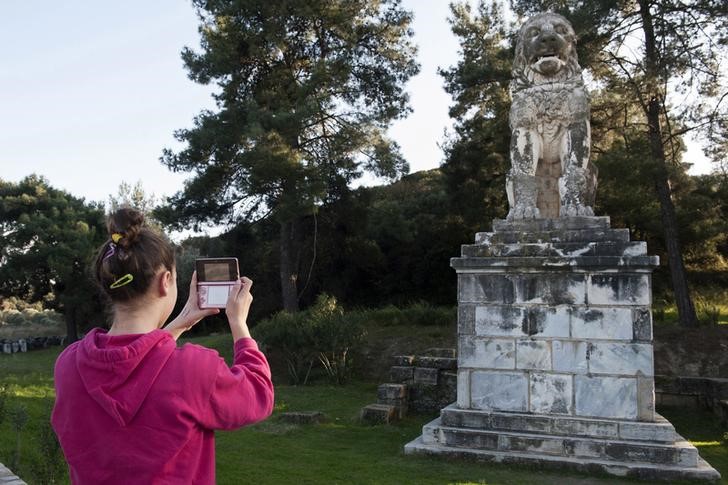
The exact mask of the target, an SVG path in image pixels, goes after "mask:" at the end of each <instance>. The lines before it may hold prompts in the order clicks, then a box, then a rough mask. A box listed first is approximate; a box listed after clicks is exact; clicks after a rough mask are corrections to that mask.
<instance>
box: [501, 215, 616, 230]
mask: <svg viewBox="0 0 728 485" xmlns="http://www.w3.org/2000/svg"><path fill="white" fill-rule="evenodd" d="M609 224H610V219H609V216H596V217H559V218H557V219H520V220H513V221H508V220H505V219H493V230H494V231H523V232H541V231H563V230H571V229H580V230H581V229H609V227H610V226H609Z"/></svg>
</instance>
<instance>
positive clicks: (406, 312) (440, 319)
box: [360, 302, 457, 327]
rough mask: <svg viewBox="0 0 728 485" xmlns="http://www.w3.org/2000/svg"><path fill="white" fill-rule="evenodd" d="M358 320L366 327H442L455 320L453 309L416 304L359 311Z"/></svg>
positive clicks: (455, 315)
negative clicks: (364, 323)
mask: <svg viewBox="0 0 728 485" xmlns="http://www.w3.org/2000/svg"><path fill="white" fill-rule="evenodd" d="M360 318H361V319H362V320H363V321H364V322H366V324H367V326H378V327H389V326H414V327H424V326H442V327H447V326H448V325H451V324H452V323H453V322H454V321H455V320H456V318H457V311H456V309H455V307H436V306H433V305H431V304H429V303H426V302H417V303H413V304H411V305H408V306H404V307H397V306H394V305H388V306H386V307H384V308H376V309H364V310H360Z"/></svg>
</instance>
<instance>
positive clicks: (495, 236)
mask: <svg viewBox="0 0 728 485" xmlns="http://www.w3.org/2000/svg"><path fill="white" fill-rule="evenodd" d="M601 241H613V242H629V229H574V230H571V229H569V230H563V231H534V232H526V231H496V232H478V233H476V234H475V244H513V243H547V242H601Z"/></svg>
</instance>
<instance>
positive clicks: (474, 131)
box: [440, 1, 513, 232]
mask: <svg viewBox="0 0 728 485" xmlns="http://www.w3.org/2000/svg"><path fill="white" fill-rule="evenodd" d="M451 11H452V16H451V17H450V19H449V21H450V25H451V27H452V31H453V33H454V34H455V35H456V36H457V37H458V40H459V42H460V49H461V58H460V59H459V60H458V62H457V64H456V65H455V66H454V67H450V68H448V69H440V75H441V76H442V77H443V78H444V80H445V90H446V91H447V92H448V93H450V94H451V95H452V97H453V100H454V104H453V105H452V106H451V107H450V116H451V117H452V118H453V119H454V120H455V133H454V134H453V135H451V136H450V137H449V139H447V140H446V141H445V143H444V151H445V162H444V163H443V165H442V173H443V175H444V176H445V184H446V187H447V193H448V196H449V198H450V206H451V207H450V211H451V213H453V214H458V215H460V216H461V217H462V218H463V222H464V224H465V226H466V227H468V228H469V229H470V232H475V231H479V230H483V229H484V228H485V227H487V224H489V223H490V220H491V219H493V218H495V217H500V218H502V217H504V216H505V214H506V212H507V210H508V207H507V200H506V193H505V176H506V172H507V170H508V166H509V164H508V160H509V155H508V152H509V146H510V137H511V134H510V128H509V127H508V112H509V109H510V96H509V94H508V83H509V81H510V77H511V73H510V71H511V62H512V59H513V46H512V45H511V42H510V37H511V35H512V32H511V31H510V29H509V25H508V24H507V22H506V20H505V18H504V14H503V8H502V6H501V5H500V4H498V3H495V2H484V1H481V2H479V3H478V6H477V11H476V12H473V9H472V7H471V5H470V3H468V2H460V3H454V4H452V5H451Z"/></svg>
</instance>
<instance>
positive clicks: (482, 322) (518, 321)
mask: <svg viewBox="0 0 728 485" xmlns="http://www.w3.org/2000/svg"><path fill="white" fill-rule="evenodd" d="M525 320H526V315H525V312H524V310H523V308H522V307H514V306H504V305H488V306H478V307H476V308H475V335H478V336H485V337H497V336H511V337H518V336H523V335H525V334H524V333H523V328H524V322H525Z"/></svg>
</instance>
